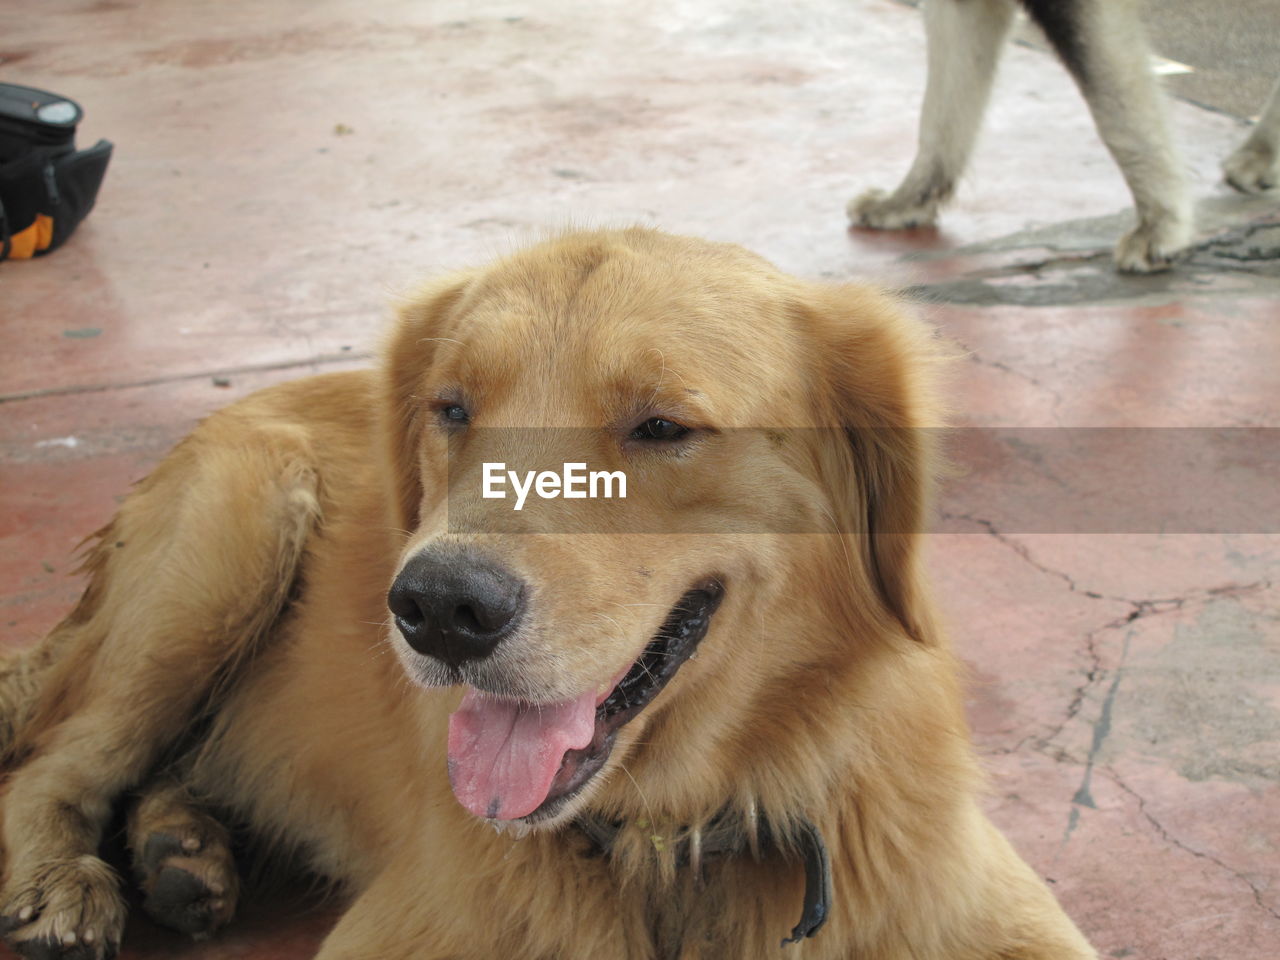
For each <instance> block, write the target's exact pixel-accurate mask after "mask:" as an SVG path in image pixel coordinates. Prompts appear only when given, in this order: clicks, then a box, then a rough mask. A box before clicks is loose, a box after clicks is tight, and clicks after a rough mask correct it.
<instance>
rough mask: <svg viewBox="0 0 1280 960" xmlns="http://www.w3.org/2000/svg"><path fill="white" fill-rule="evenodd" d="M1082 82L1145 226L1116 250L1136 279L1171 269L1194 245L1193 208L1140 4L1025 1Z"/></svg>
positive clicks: (1117, 0) (1125, 0) (1105, 0)
mask: <svg viewBox="0 0 1280 960" xmlns="http://www.w3.org/2000/svg"><path fill="white" fill-rule="evenodd" d="M1025 3H1026V7H1027V10H1028V11H1029V12H1030V14H1031V16H1032V18H1033V19H1035V20H1036V22H1037V23H1039V24H1040V26H1041V27H1042V28H1044V31H1045V33H1046V34H1047V35H1048V37H1049V40H1050V42H1051V43H1053V45H1054V48H1055V49H1056V50H1057V51H1058V55H1059V56H1060V57H1062V60H1063V62H1064V63H1066V65H1067V68H1068V69H1069V70H1070V71H1071V73H1072V75H1073V76H1074V77H1075V80H1076V83H1077V84H1078V85H1079V87H1080V91H1081V93H1083V94H1084V97H1085V100H1086V101H1087V102H1088V104H1089V110H1090V112H1091V113H1092V114H1093V121H1094V123H1095V124H1097V127H1098V133H1099V134H1101V135H1102V140H1103V142H1104V143H1105V144H1106V145H1107V149H1108V150H1110V151H1111V155H1112V156H1113V157H1114V158H1115V161H1116V163H1117V164H1119V166H1120V172H1121V173H1123V174H1124V178H1125V181H1126V182H1127V183H1128V184H1129V190H1130V192H1132V194H1133V201H1134V207H1135V211H1136V213H1137V220H1138V223H1137V226H1135V227H1134V228H1133V229H1132V230H1131V231H1129V232H1128V233H1127V234H1125V235H1124V236H1123V237H1121V238H1120V242H1119V243H1118V244H1117V245H1116V265H1117V266H1118V267H1119V268H1120V269H1121V270H1125V271H1130V272H1133V273H1149V272H1151V271H1153V270H1163V269H1165V268H1166V267H1168V266H1169V262H1170V260H1171V258H1172V257H1173V256H1174V255H1175V254H1177V253H1178V252H1179V251H1180V250H1181V249H1182V248H1183V247H1185V246H1186V245H1187V243H1188V242H1189V241H1190V239H1191V202H1190V200H1189V199H1188V197H1187V190H1186V184H1185V182H1184V177H1183V172H1182V165H1181V162H1180V160H1179V158H1178V154H1177V151H1175V150H1174V147H1173V141H1172V139H1171V137H1170V135H1169V125H1168V120H1167V119H1166V116H1165V101H1164V97H1163V96H1162V95H1161V92H1160V87H1159V84H1158V83H1157V82H1156V78H1155V76H1154V75H1153V74H1152V72H1151V65H1150V58H1149V55H1148V52H1147V51H1148V48H1147V43H1146V39H1145V37H1144V36H1143V31H1142V24H1141V22H1140V21H1139V19H1138V10H1137V4H1136V3H1134V2H1132V0H1067V2H1063V0H1025Z"/></svg>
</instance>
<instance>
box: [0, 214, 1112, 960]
mask: <svg viewBox="0 0 1280 960" xmlns="http://www.w3.org/2000/svg"><path fill="white" fill-rule="evenodd" d="M941 353H942V351H941V350H940V348H939V346H938V344H937V343H936V341H935V340H934V339H933V338H932V337H931V334H930V332H929V331H928V330H927V329H926V328H925V327H924V326H923V325H921V324H920V323H919V322H917V321H915V320H913V319H911V318H909V317H907V316H905V315H904V314H903V313H902V311H901V310H900V308H899V307H898V306H897V305H896V304H895V303H894V302H893V300H891V299H890V298H888V297H886V296H884V295H882V294H879V293H877V292H874V291H871V290H867V289H862V288H849V287H841V288H836V287H818V286H814V285H811V284H808V283H804V282H801V281H798V280H795V279H792V278H790V277H787V276H785V275H783V274H780V273H779V272H778V271H777V270H775V269H774V268H772V267H771V266H770V265H769V264H767V263H765V262H764V261H762V260H760V259H758V258H756V257H754V256H752V255H750V254H748V253H746V252H744V251H742V250H740V249H738V248H736V247H731V246H724V245H717V244H709V243H703V242H698V241H693V240H686V239H680V238H675V237H670V236H666V235H663V234H659V233H654V232H650V231H645V230H638V229H637V230H628V231H620V232H597V233H582V234H570V235H566V236H562V237H559V238H557V239H554V240H551V241H549V242H546V243H543V244H541V245H539V246H535V247H533V248H531V249H528V250H526V251H524V252H522V253H520V254H517V255H515V256H513V257H510V258H509V259H506V260H504V261H502V262H499V263H497V264H495V265H493V266H491V267H489V268H487V269H484V270H477V271H475V272H469V273H463V274H458V275H454V276H451V277H447V278H445V279H443V280H441V281H439V282H438V283H435V284H433V285H431V286H430V287H428V288H427V289H425V290H423V291H422V292H421V293H420V294H419V295H418V296H417V297H416V298H415V299H414V300H413V302H412V303H410V304H409V305H408V306H406V307H405V308H404V309H403V310H402V312H401V317H400V320H399V323H398V325H397V327H396V329H395V331H394V334H393V336H392V339H391V342H390V345H389V349H388V350H387V351H386V356H385V361H384V363H383V364H382V366H381V367H380V368H379V369H377V370H372V371H366V372H359V373H342V374H332V375H327V376H319V377H313V378H311V379H306V380H301V381H298V382H295V383H290V384H286V385H283V386H280V387H275V388H272V389H269V390H265V391H263V392H261V393H259V394H257V395H255V396H252V397H250V398H248V399H246V400H244V401H242V402H240V403H238V404H236V405H234V406H232V407H231V408H229V409H227V410H225V411H223V412H221V413H219V414H216V415H214V416H212V417H210V418H209V419H208V420H207V421H205V422H204V423H203V424H202V425H201V426H200V428H199V429H198V430H197V431H196V432H195V433H194V434H193V435H192V436H191V437H190V438H188V439H187V440H186V441H184V442H183V443H182V444H181V445H180V446H179V447H178V448H177V449H176V450H175V451H174V452H173V453H172V454H171V455H170V456H169V457H168V459H166V460H165V461H164V462H163V463H162V464H161V465H160V467H159V468H158V469H157V470H156V471H155V472H154V473H153V474H152V475H151V477H149V478H148V479H147V480H146V481H145V482H143V483H142V484H141V485H140V486H139V487H138V489H137V490H136V492H135V493H134V494H133V495H132V496H131V497H130V498H129V500H128V501H127V502H126V503H125V505H124V506H123V507H122V508H121V510H120V512H119V514H118V515H117V516H116V518H115V519H114V520H113V521H112V522H111V524H110V525H109V526H108V527H107V528H105V529H104V530H103V531H102V532H101V533H100V535H99V537H98V539H97V541H96V544H95V545H94V546H93V548H92V550H91V553H90V555H89V559H88V569H89V571H90V572H91V575H92V578H91V581H90V584H89V587H88V589H87V590H86V592H85V594H84V597H83V599H82V600H81V602H80V603H79V605H78V606H77V607H76V609H75V610H74V611H73V612H72V613H71V615H70V616H69V617H68V618H67V619H66V620H65V621H64V622H63V623H62V624H60V625H59V626H58V627H57V628H56V629H55V630H54V631H53V633H52V634H51V635H50V636H49V638H48V639H47V640H46V641H45V643H44V644H43V645H41V646H40V647H38V648H37V649H36V650H35V651H33V652H31V653H29V654H27V655H26V656H25V657H22V658H19V659H17V660H15V661H12V662H11V663H10V664H8V666H7V668H6V670H5V672H4V674H3V677H2V678H0V681H2V682H0V689H2V690H3V695H4V708H5V719H6V720H7V721H8V729H10V730H11V742H10V743H7V744H6V746H7V748H8V749H9V751H10V753H11V755H12V756H14V757H15V758H17V759H18V760H19V761H20V762H21V764H22V765H21V766H20V767H19V768H18V769H17V770H16V772H14V773H13V775H12V777H11V779H10V782H9V785H8V790H7V795H6V797H5V799H4V808H3V813H4V841H5V844H6V847H7V852H8V863H7V876H6V881H5V886H4V890H3V894H2V895H0V915H3V918H4V919H3V924H4V928H5V930H6V931H7V937H8V939H9V942H10V943H12V944H13V945H14V946H15V947H16V948H17V949H18V950H19V951H20V952H23V953H24V954H26V955H27V956H32V957H36V956H38V957H54V956H61V957H77V958H80V957H84V958H96V957H102V956H105V955H109V954H110V953H111V952H112V951H113V950H114V949H115V945H116V944H117V943H118V940H119V937H120V933H121V930H122V927H123V922H124V911H123V906H122V900H121V897H120V893H119V889H118V881H117V879H116V877H115V875H114V873H113V871H112V870H111V868H110V867H108V866H107V865H106V864H105V863H104V862H102V861H101V860H99V859H98V858H97V857H96V855H95V854H96V851H97V846H98V841H99V837H100V834H101V831H102V829H103V826H104V824H105V822H106V821H107V819H108V817H109V815H110V811H111V809H112V805H113V803H114V802H115V801H116V799H117V798H118V797H120V796H121V795H122V794H123V793H124V792H125V791H127V790H130V789H132V788H135V787H140V790H141V799H140V801H139V802H138V803H137V805H136V806H135V808H134V809H133V810H132V812H131V813H130V816H129V820H128V825H129V829H128V842H129V846H130V850H131V854H132V857H133V866H134V870H135V873H136V879H137V880H138V882H139V884H140V885H141V887H142V889H143V892H144V894H145V896H146V904H147V908H148V909H149V910H150V911H151V912H152V913H153V914H154V915H155V916H156V917H157V918H158V919H160V920H161V921H162V922H165V923H168V924H170V925H172V926H176V927H178V928H179V929H184V930H187V931H189V932H192V933H195V934H197V935H204V934H207V933H208V932H209V931H211V930H212V929H213V928H215V927H216V926H218V925H219V924H221V923H223V922H225V921H226V920H227V919H228V918H229V916H230V914H231V912H232V911H233V909H234V900H235V895H236V879H235V871H234V867H233V865H232V863H231V860H230V855H229V853H228V852H227V838H226V834H225V831H224V830H223V829H222V828H221V827H220V826H219V824H218V822H217V821H216V820H214V819H212V818H211V817H210V816H209V815H208V814H207V813H205V812H203V811H202V810H201V809H199V808H198V807H197V805H196V799H195V798H199V799H200V801H201V802H203V803H211V804H214V805H217V806H218V807H222V808H225V809H228V810H230V811H232V812H233V813H234V814H235V815H236V816H237V818H240V819H243V820H244V821H246V822H248V823H250V824H252V825H253V827H254V829H255V830H256V831H257V833H258V835H259V837H260V838H262V839H263V840H265V841H266V842H267V843H273V842H274V843H279V844H287V845H290V846H297V847H300V848H302V849H304V850H305V851H306V852H307V854H308V856H309V857H310V862H311V863H312V864H313V865H314V866H315V868H316V869H317V870H319V871H320V872H322V873H324V874H327V875H329V876H331V877H333V878H335V879H336V880H338V881H340V882H341V883H342V884H343V887H344V889H345V890H346V892H347V893H348V894H349V896H350V898H351V906H350V908H349V909H348V910H347V912H346V914H345V915H344V916H343V918H342V919H341V921H340V922H339V923H338V925H337V926H336V928H335V929H334V930H333V932H332V933H331V934H330V936H329V937H328V939H327V940H326V941H325V943H324V946H323V948H322V949H321V951H320V956H321V957H323V958H325V960H339V958H342V960H354V958H379V960H394V958H404V960H410V958H413V960H496V958H508V957H521V958H530V960H572V958H580V960H615V958H616V960H657V958H680V960H693V958H704V960H713V958H714V960H720V958H735V960H737V958H766V957H778V956H784V957H785V956H794V957H805V958H810V960H813V958H830V960H837V958H839V960H846V958H850V957H855V956H857V957H867V958H880V960H887V958H908V957H910V958H913V960H926V958H944V957H945V958H947V960H979V958H983V960H997V958H1003V960H1013V958H1023V960H1031V958H1037V960H1067V958H1086V957H1093V956H1095V954H1094V953H1093V951H1092V950H1091V949H1090V948H1089V946H1088V944H1087V943H1086V942H1085V941H1084V939H1083V938H1082V937H1081V935H1080V934H1079V932H1077V930H1076V929H1075V927H1074V926H1073V925H1072V924H1071V921H1070V920H1068V919H1067V917H1066V916H1065V915H1064V914H1063V913H1062V911H1061V910H1060V909H1059V907H1058V906H1057V904H1056V903H1055V902H1054V900H1053V898H1052V896H1051V895H1050V894H1049V892H1048V890H1047V889H1046V887H1045V886H1044V884H1043V883H1041V881H1040V880H1039V878H1037V877H1036V875H1035V874H1034V873H1033V872H1032V870H1031V869H1030V868H1029V867H1028V866H1027V865H1026V864H1024V863H1023V862H1022V861H1021V860H1020V859H1019V858H1018V856H1017V855H1016V854H1015V853H1014V852H1013V850H1012V849H1011V848H1010V846H1009V844H1008V843H1007V842H1006V841H1005V840H1004V838H1003V837H1002V836H1001V835H1000V834H999V833H998V832H997V831H996V829H995V828H994V827H993V826H992V825H991V824H990V823H989V822H988V821H987V819H986V818H985V817H984V816H983V815H982V813H981V812H980V811H979V809H978V806H977V803H976V801H975V790H976V785H977V781H978V775H977V771H976V766H975V763H974V759H973V756H972V752H971V748H970V746H969V741H968V736H967V732H966V729H965V724H964V720H963V716H962V711H961V703H960V692H959V689H958V685H957V680H956V669H955V664H954V662H953V659H952V655H951V653H950V652H949V650H948V648H947V645H946V643H945V641H944V640H943V638H942V637H941V636H939V634H938V631H937V628H936V626H935V624H934V619H933V616H932V614H931V612H930V605H929V600H928V598H927V596H926V593H925V589H924V585H923V584H922V582H921V576H920V570H919V558H918V550H917V547H918V544H917V539H918V536H917V532H916V531H918V530H919V528H920V527H921V525H922V522H923V519H924V514H925V511H926V507H927V499H928V495H929V490H930V486H931V482H932V480H931V476H932V469H933V464H934V456H933V453H932V451H931V448H930V444H929V435H930V432H929V430H928V429H927V428H929V427H931V426H933V425H935V423H936V414H935V399H934V397H933V394H932V392H931V387H930V382H931V371H932V369H933V368H934V367H936V366H937V364H938V363H939V362H940V360H941ZM497 464H502V469H499V468H498V467H497V466H496V465H497ZM548 464H550V465H552V467H553V468H554V467H561V468H563V469H562V475H561V476H559V477H558V478H557V477H555V476H551V477H550V478H548V476H547V475H548V474H551V473H554V470H548V471H544V473H543V474H542V475H541V476H539V477H537V479H536V483H535V481H534V480H532V479H529V477H531V476H532V474H528V473H526V472H525V471H527V470H528V469H530V468H532V467H534V466H546V465H548ZM584 465H585V467H586V468H587V469H588V470H589V471H590V473H592V474H596V475H597V476H589V475H588V474H581V473H580V474H579V475H578V479H579V480H581V481H582V482H581V483H580V484H578V485H577V487H576V489H579V490H581V491H582V492H583V494H584V495H583V496H580V497H575V496H572V493H573V491H574V490H575V478H574V470H575V469H577V467H582V466H584ZM507 471H509V472H507ZM618 476H621V477H623V479H624V481H625V482H626V484H627V486H626V490H625V497H624V496H621V495H620V494H621V484H620V483H617V482H616V481H617V478H618ZM584 478H587V479H584ZM597 479H599V480H600V489H599V490H597V491H595V492H596V496H595V497H592V496H591V493H592V491H591V487H592V486H593V485H595V483H596V480H597ZM607 482H614V489H613V491H612V493H606V492H603V488H604V485H605V484H606V483H607ZM520 488H523V489H524V490H525V493H526V500H525V502H524V503H523V504H522V507H521V509H519V510H517V509H515V500H516V497H515V496H514V493H515V491H516V490H517V489H520ZM499 493H504V494H507V495H506V496H505V497H500V496H499V495H498V494H499ZM486 494H488V495H487V496H486ZM388 589H390V592H389V593H388ZM388 606H390V610H391V616H390V617H388ZM393 652H394V655H391V654H392V653H393ZM486 821H487V822H486ZM490 826H497V827H499V829H498V830H497V831H495V830H492V829H490V828H489V827H490ZM797 919H799V923H797ZM784 938H786V939H791V940H794V941H795V943H796V945H794V946H787V947H785V948H784V947H783V946H782V941H783V940H784Z"/></svg>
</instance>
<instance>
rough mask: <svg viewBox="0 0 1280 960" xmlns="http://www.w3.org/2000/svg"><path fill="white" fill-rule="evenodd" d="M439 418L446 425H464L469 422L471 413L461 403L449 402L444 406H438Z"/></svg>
mask: <svg viewBox="0 0 1280 960" xmlns="http://www.w3.org/2000/svg"><path fill="white" fill-rule="evenodd" d="M440 419H441V420H443V421H444V422H445V425H446V426H450V427H452V426H465V425H466V424H468V423H470V422H471V414H469V413H468V412H467V408H466V407H464V406H462V405H461V404H459V403H451V404H449V405H448V406H446V407H441V408H440Z"/></svg>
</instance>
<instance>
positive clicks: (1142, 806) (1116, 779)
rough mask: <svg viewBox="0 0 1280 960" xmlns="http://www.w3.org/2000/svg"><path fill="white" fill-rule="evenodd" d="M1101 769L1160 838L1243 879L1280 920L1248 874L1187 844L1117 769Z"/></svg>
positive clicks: (1259, 904)
mask: <svg viewBox="0 0 1280 960" xmlns="http://www.w3.org/2000/svg"><path fill="white" fill-rule="evenodd" d="M1100 769H1101V772H1102V773H1103V774H1105V775H1106V776H1107V777H1108V778H1109V779H1110V780H1111V782H1112V783H1114V784H1115V785H1116V786H1117V787H1119V788H1120V789H1121V790H1123V791H1124V792H1125V793H1127V794H1129V796H1131V797H1133V798H1134V799H1135V800H1136V801H1138V812H1139V813H1141V814H1142V815H1143V816H1144V817H1145V818H1146V819H1147V822H1148V823H1150V824H1151V826H1152V827H1153V828H1155V831H1156V833H1158V834H1159V835H1160V839H1162V840H1164V841H1165V842H1166V843H1169V844H1171V845H1172V846H1175V847H1177V848H1178V849H1179V850H1183V851H1186V852H1187V853H1189V854H1191V855H1192V856H1193V857H1197V858H1198V859H1201V860H1208V861H1209V862H1210V863H1212V864H1214V865H1215V866H1217V867H1219V868H1221V869H1222V870H1225V871H1226V872H1227V873H1229V874H1231V876H1233V877H1235V878H1236V879H1237V880H1241V881H1243V882H1244V883H1245V884H1246V885H1247V886H1248V887H1249V889H1250V890H1252V891H1253V899H1254V901H1255V902H1256V903H1257V904H1258V906H1259V907H1261V908H1262V909H1263V910H1265V911H1266V912H1267V913H1269V914H1270V915H1271V916H1272V917H1274V918H1275V919H1277V920H1280V910H1277V909H1276V908H1275V907H1272V906H1271V905H1270V904H1268V903H1267V902H1266V901H1265V900H1263V898H1262V890H1261V888H1260V887H1259V886H1258V885H1257V884H1256V883H1254V882H1253V881H1252V880H1250V879H1249V877H1248V876H1247V875H1246V874H1243V873H1241V872H1240V871H1239V870H1236V869H1235V868H1234V867H1231V866H1228V865H1227V864H1225V863H1223V862H1222V861H1221V860H1219V859H1218V858H1217V857H1215V856H1213V855H1212V854H1209V853H1204V852H1203V851H1201V850H1197V849H1195V848H1194V847H1190V846H1188V845H1187V844H1185V843H1183V842H1182V841H1181V840H1179V839H1178V838H1177V837H1175V836H1173V834H1171V833H1170V832H1169V831H1168V830H1167V829H1166V828H1165V826H1164V825H1163V824H1162V823H1160V821H1159V820H1157V819H1156V818H1155V817H1154V816H1152V814H1151V811H1150V810H1148V809H1147V801H1146V798H1145V797H1143V796H1142V795H1141V794H1140V793H1138V791H1136V790H1134V789H1133V788H1132V787H1130V786H1129V785H1128V784H1127V783H1125V782H1124V780H1123V779H1122V778H1121V777H1120V775H1119V774H1118V773H1116V772H1115V770H1113V769H1112V768H1110V767H1102V768H1100ZM1073 809H1074V808H1073Z"/></svg>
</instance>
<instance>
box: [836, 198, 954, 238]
mask: <svg viewBox="0 0 1280 960" xmlns="http://www.w3.org/2000/svg"><path fill="white" fill-rule="evenodd" d="M845 213H847V214H848V215H849V222H850V223H852V224H853V225H854V226H857V227H871V228H872V229H875V230H906V229H907V228H909V227H931V226H933V225H934V224H935V223H937V221H938V203H937V201H936V200H923V201H921V200H912V199H904V198H903V197H901V196H900V195H899V194H898V193H892V194H887V193H885V192H884V191H883V190H868V191H866V192H865V193H862V194H859V195H858V196H856V197H854V198H853V199H852V200H850V201H849V204H848V206H846V207H845Z"/></svg>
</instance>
